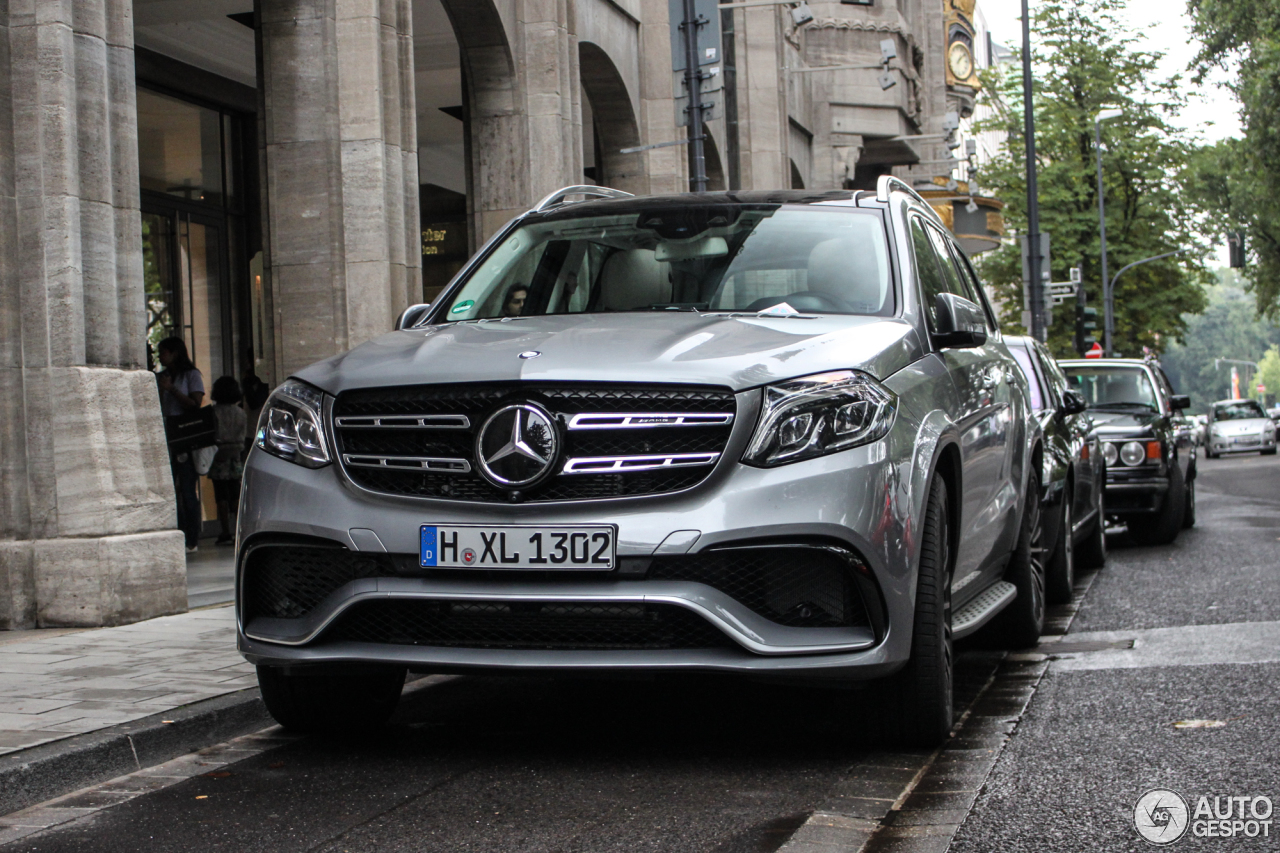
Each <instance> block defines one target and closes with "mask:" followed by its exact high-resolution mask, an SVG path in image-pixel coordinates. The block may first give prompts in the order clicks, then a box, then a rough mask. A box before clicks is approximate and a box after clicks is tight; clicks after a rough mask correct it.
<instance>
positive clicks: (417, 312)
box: [395, 302, 431, 332]
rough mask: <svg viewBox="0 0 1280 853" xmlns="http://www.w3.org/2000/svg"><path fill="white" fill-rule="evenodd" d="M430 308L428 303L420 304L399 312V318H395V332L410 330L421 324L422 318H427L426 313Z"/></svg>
mask: <svg viewBox="0 0 1280 853" xmlns="http://www.w3.org/2000/svg"><path fill="white" fill-rule="evenodd" d="M430 308H431V303H430V302H420V303H418V304H417V305H410V306H409V307H408V308H406V309H404V310H403V311H401V312H400V316H399V317H397V318H396V327H395V330H396V331H397V332H399V331H403V330H404V329H412V328H413V327H414V326H416V325H418V323H420V322H422V318H423V317H425V316H427V311H428V310H430Z"/></svg>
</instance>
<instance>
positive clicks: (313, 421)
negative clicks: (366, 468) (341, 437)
mask: <svg viewBox="0 0 1280 853" xmlns="http://www.w3.org/2000/svg"><path fill="white" fill-rule="evenodd" d="M323 400H324V392H322V391H320V390H319V389H318V388H313V387H312V386H310V385H308V384H306V383H305V382H299V381H298V380H296V379H290V380H289V381H287V382H285V383H284V384H283V385H281V386H280V387H279V388H277V389H276V390H275V391H274V392H272V394H271V397H270V399H268V400H267V404H266V405H265V406H263V407H262V417H261V418H260V419H259V420H258V435H257V438H256V439H255V440H256V442H257V444H258V446H259V447H261V448H262V449H263V450H265V451H266V452H268V453H270V454H271V455H272V456H279V457H280V458H281V459H287V460H288V461H290V462H294V463H296V464H298V465H302V466H304V467H307V468H322V467H324V466H325V465H328V464H329V463H330V462H331V461H332V460H331V459H330V457H329V448H328V445H327V444H326V443H325V440H324V427H323V421H322V420H321V416H320V407H321V402H322V401H323Z"/></svg>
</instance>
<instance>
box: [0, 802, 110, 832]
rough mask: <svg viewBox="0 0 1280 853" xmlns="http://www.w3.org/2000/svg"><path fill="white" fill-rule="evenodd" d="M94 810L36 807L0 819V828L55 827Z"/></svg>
mask: <svg viewBox="0 0 1280 853" xmlns="http://www.w3.org/2000/svg"><path fill="white" fill-rule="evenodd" d="M93 811H95V809H76V808H59V807H57V806H36V807H34V808H30V809H23V810H22V811H20V812H14V813H13V814H11V815H7V816H5V817H0V826H34V827H46V826H57V825H58V824H60V823H66V822H67V821H69V820H75V819H76V818H78V817H84V816H85V815H87V814H90V813H92V812H93Z"/></svg>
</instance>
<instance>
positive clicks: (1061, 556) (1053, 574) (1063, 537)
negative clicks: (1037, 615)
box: [1044, 487, 1076, 604]
mask: <svg viewBox="0 0 1280 853" xmlns="http://www.w3.org/2000/svg"><path fill="white" fill-rule="evenodd" d="M1073 500H1074V497H1073V496H1072V494H1071V489H1070V488H1069V487H1068V488H1067V489H1064V490H1063V493H1062V514H1061V517H1060V519H1059V521H1058V541H1057V543H1056V544H1055V545H1054V548H1053V554H1052V555H1051V556H1050V557H1049V563H1048V565H1047V566H1045V575H1044V583H1045V600H1046V601H1047V602H1048V603H1049V604H1066V603H1067V602H1069V601H1070V600H1071V594H1072V591H1073V590H1074V589H1075V585H1076V561H1075V551H1076V547H1075V538H1074V531H1073V530H1072V527H1073V526H1074V525H1073V522H1074V521H1075V515H1074V514H1073V513H1072V511H1071V506H1072V504H1071V502H1072V501H1073Z"/></svg>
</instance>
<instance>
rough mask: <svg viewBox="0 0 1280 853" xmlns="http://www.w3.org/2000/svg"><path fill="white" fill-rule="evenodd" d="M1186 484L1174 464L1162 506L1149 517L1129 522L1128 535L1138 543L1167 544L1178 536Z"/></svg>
mask: <svg viewBox="0 0 1280 853" xmlns="http://www.w3.org/2000/svg"><path fill="white" fill-rule="evenodd" d="M1186 491H1187V484H1186V483H1185V482H1184V481H1183V479H1182V469H1181V468H1178V467H1177V466H1176V465H1175V466H1174V468H1173V471H1172V472H1170V474H1169V491H1167V492H1165V496H1164V506H1162V507H1161V508H1160V512H1159V513H1158V514H1157V515H1156V516H1155V518H1151V519H1141V520H1139V519H1137V518H1135V519H1134V520H1133V521H1130V522H1129V536H1131V537H1132V538H1133V541H1134V542H1137V543H1138V544H1139V545H1168V544H1169V543H1170V542H1172V541H1173V540H1175V539H1177V538H1178V531H1179V530H1181V529H1182V518H1183V515H1184V514H1185V513H1186V511H1187V495H1186Z"/></svg>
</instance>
